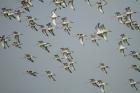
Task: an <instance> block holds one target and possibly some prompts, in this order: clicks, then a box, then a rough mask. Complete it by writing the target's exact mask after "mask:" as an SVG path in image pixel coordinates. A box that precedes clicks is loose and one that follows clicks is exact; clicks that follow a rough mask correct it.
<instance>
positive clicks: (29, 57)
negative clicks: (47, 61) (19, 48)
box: [24, 54, 36, 63]
mask: <svg viewBox="0 0 140 93" xmlns="http://www.w3.org/2000/svg"><path fill="white" fill-rule="evenodd" d="M24 58H25V59H27V60H29V61H30V62H32V63H33V62H34V59H33V58H36V57H35V56H32V55H31V54H24Z"/></svg>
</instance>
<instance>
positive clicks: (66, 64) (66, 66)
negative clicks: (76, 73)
mask: <svg viewBox="0 0 140 93" xmlns="http://www.w3.org/2000/svg"><path fill="white" fill-rule="evenodd" d="M63 65H64V69H65V71H68V72H70V73H72V71H71V69H70V66H69V64H68V63H63Z"/></svg>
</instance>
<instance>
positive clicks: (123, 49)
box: [118, 41, 126, 56]
mask: <svg viewBox="0 0 140 93" xmlns="http://www.w3.org/2000/svg"><path fill="white" fill-rule="evenodd" d="M118 45H119V50H120V53H123V55H124V56H126V55H125V49H126V47H125V46H124V45H123V43H122V41H119V43H118Z"/></svg>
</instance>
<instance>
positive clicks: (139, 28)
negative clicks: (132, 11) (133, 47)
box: [132, 21, 140, 31]
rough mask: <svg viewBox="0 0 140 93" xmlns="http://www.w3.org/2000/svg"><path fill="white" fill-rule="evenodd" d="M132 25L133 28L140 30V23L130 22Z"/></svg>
mask: <svg viewBox="0 0 140 93" xmlns="http://www.w3.org/2000/svg"><path fill="white" fill-rule="evenodd" d="M132 26H133V28H134V29H135V30H137V31H140V25H139V24H138V23H137V22H136V21H133V22H132Z"/></svg>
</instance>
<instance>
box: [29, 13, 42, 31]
mask: <svg viewBox="0 0 140 93" xmlns="http://www.w3.org/2000/svg"><path fill="white" fill-rule="evenodd" d="M35 20H36V18H33V17H32V16H27V21H28V26H30V27H31V28H32V29H34V30H35V31H38V28H37V27H40V28H41V27H42V25H39V24H38V23H37V22H35Z"/></svg>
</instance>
